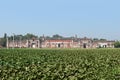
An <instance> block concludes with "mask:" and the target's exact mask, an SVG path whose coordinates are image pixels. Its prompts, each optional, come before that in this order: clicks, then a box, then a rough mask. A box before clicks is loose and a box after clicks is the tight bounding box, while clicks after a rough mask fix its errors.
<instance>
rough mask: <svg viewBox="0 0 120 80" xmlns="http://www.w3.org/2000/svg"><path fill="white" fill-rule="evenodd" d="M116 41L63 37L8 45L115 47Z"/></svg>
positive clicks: (26, 46) (9, 45) (23, 41)
mask: <svg viewBox="0 0 120 80" xmlns="http://www.w3.org/2000/svg"><path fill="white" fill-rule="evenodd" d="M114 42H115V41H100V40H92V39H91V38H87V37H84V38H77V37H75V38H62V39H60V38H59V39H46V38H45V37H42V38H40V39H35V38H33V39H30V40H22V41H21V42H20V41H16V40H15V41H14V44H13V42H12V41H9V42H8V47H13V46H14V47H17V48H19V47H23V48H114Z"/></svg>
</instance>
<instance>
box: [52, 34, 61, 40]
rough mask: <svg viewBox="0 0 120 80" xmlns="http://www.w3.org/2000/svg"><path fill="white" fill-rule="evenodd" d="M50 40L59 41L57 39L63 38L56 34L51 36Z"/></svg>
mask: <svg viewBox="0 0 120 80" xmlns="http://www.w3.org/2000/svg"><path fill="white" fill-rule="evenodd" d="M52 38H54V39H59V38H63V37H62V36H60V35H58V34H55V35H53V36H52Z"/></svg>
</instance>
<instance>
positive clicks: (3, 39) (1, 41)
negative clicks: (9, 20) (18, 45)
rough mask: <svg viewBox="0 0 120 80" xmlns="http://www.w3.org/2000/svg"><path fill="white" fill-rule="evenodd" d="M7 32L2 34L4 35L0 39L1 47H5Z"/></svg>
mask: <svg viewBox="0 0 120 80" xmlns="http://www.w3.org/2000/svg"><path fill="white" fill-rule="evenodd" d="M6 39H7V34H6V33H5V34H4V37H3V38H1V40H0V45H1V46H2V47H6V42H7V40H6Z"/></svg>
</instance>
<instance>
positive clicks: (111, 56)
mask: <svg viewBox="0 0 120 80" xmlns="http://www.w3.org/2000/svg"><path fill="white" fill-rule="evenodd" d="M0 80H120V49H8V50H7V49H0Z"/></svg>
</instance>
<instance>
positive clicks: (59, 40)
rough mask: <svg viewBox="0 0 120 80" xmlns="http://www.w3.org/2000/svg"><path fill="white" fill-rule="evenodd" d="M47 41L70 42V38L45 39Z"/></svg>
mask: <svg viewBox="0 0 120 80" xmlns="http://www.w3.org/2000/svg"><path fill="white" fill-rule="evenodd" d="M46 41H48V42H72V40H70V39H68V40H63V39H62V40H61V39H54V40H46Z"/></svg>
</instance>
